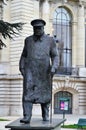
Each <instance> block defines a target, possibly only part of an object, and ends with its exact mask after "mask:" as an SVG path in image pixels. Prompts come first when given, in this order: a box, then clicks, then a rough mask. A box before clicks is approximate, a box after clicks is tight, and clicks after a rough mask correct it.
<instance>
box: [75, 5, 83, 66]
mask: <svg viewBox="0 0 86 130" xmlns="http://www.w3.org/2000/svg"><path fill="white" fill-rule="evenodd" d="M84 23H85V21H84V5H83V4H81V5H80V6H79V7H78V26H77V43H76V44H77V65H78V66H84V65H85V24H84Z"/></svg>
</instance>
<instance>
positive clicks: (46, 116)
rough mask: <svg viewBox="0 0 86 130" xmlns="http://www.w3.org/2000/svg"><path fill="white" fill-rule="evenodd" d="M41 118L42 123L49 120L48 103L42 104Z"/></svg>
mask: <svg viewBox="0 0 86 130" xmlns="http://www.w3.org/2000/svg"><path fill="white" fill-rule="evenodd" d="M41 109H42V118H43V120H44V121H46V120H49V103H42V104H41Z"/></svg>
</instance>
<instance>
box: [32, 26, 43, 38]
mask: <svg viewBox="0 0 86 130" xmlns="http://www.w3.org/2000/svg"><path fill="white" fill-rule="evenodd" d="M33 30H34V35H36V36H41V35H43V33H44V26H34V27H33Z"/></svg>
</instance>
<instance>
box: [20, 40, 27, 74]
mask: <svg viewBox="0 0 86 130" xmlns="http://www.w3.org/2000/svg"><path fill="white" fill-rule="evenodd" d="M26 43H27V42H26V39H25V45H24V48H23V51H22V54H21V57H20V61H19V70H20V72H21V74H22V75H23V76H24V68H25V59H26V57H27V47H26V46H27V45H26Z"/></svg>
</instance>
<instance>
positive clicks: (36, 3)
mask: <svg viewBox="0 0 86 130" xmlns="http://www.w3.org/2000/svg"><path fill="white" fill-rule="evenodd" d="M39 2H40V1H39V0H35V1H34V19H37V18H39V13H40V11H39Z"/></svg>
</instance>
